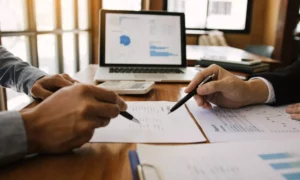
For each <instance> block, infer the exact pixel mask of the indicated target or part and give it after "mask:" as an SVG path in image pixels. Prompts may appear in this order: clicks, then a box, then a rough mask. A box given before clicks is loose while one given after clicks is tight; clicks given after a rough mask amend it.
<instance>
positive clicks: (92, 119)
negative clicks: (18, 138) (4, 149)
mask: <svg viewBox="0 0 300 180" xmlns="http://www.w3.org/2000/svg"><path fill="white" fill-rule="evenodd" d="M126 109H127V105H126V104H125V102H124V101H123V100H122V99H121V98H120V97H119V96H118V95H117V94H116V93H115V92H113V91H108V90H105V89H101V88H98V87H95V86H93V85H84V84H75V85H73V86H69V87H65V88H62V89H61V90H59V91H57V92H56V93H54V94H53V95H52V96H50V97H48V98H47V99H46V100H44V101H43V102H41V103H40V104H39V105H37V106H36V107H34V108H33V109H28V110H24V111H23V112H22V111H21V115H22V118H23V120H24V124H25V129H26V133H27V139H28V147H29V149H28V152H29V153H36V152H38V153H62V152H66V151H69V150H72V149H74V148H77V147H80V146H81V145H83V144H84V143H86V142H88V141H89V140H90V139H91V137H92V135H93V133H94V129H95V128H98V127H104V126H106V125H108V123H109V122H110V119H111V118H114V117H116V116H118V115H119V113H120V111H125V110H126Z"/></svg>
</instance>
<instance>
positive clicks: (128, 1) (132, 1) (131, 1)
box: [102, 0, 142, 11]
mask: <svg viewBox="0 0 300 180" xmlns="http://www.w3.org/2000/svg"><path fill="white" fill-rule="evenodd" d="M102 8H103V9H117V10H137V11H139V10H141V9H142V0H102Z"/></svg>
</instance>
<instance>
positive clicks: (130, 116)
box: [120, 111, 141, 124]
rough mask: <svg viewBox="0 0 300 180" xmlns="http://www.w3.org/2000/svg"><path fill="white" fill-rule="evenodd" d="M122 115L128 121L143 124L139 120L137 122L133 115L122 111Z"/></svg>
mask: <svg viewBox="0 0 300 180" xmlns="http://www.w3.org/2000/svg"><path fill="white" fill-rule="evenodd" d="M120 115H122V116H123V117H124V118H126V119H128V120H130V121H133V122H135V123H138V124H141V123H140V121H139V120H137V119H136V118H134V117H133V116H132V115H131V114H129V113H128V112H126V111H121V112H120Z"/></svg>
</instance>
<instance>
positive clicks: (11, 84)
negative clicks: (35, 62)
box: [0, 46, 47, 96]
mask: <svg viewBox="0 0 300 180" xmlns="http://www.w3.org/2000/svg"><path fill="white" fill-rule="evenodd" d="M45 75H47V74H46V73H45V72H43V71H41V70H39V69H37V68H35V67H33V66H31V65H29V64H28V63H27V62H24V61H22V60H21V59H20V58H18V57H16V56H14V55H13V54H11V53H10V52H8V51H7V50H6V49H5V48H3V47H1V46H0V85H1V86H3V87H6V88H12V89H15V90H17V91H19V92H24V93H26V94H27V95H29V96H31V92H30V90H31V87H32V85H33V84H34V82H35V81H36V80H38V79H39V78H41V77H43V76H45Z"/></svg>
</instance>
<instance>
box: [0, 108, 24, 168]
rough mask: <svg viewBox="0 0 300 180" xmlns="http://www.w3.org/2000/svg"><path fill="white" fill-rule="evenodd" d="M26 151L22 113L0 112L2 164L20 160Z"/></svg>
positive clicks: (0, 160) (0, 156)
mask: <svg viewBox="0 0 300 180" xmlns="http://www.w3.org/2000/svg"><path fill="white" fill-rule="evenodd" d="M26 152H27V138H26V131H25V128H24V123H23V120H22V117H21V115H20V113H19V112H0V165H4V164H7V163H10V162H13V161H16V160H18V159H20V158H22V157H24V155H25V154H26Z"/></svg>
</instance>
